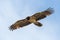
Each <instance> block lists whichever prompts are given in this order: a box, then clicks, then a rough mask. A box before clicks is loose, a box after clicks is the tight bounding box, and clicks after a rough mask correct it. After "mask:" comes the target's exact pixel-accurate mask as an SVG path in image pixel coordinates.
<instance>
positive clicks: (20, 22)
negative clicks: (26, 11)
mask: <svg viewBox="0 0 60 40" xmlns="http://www.w3.org/2000/svg"><path fill="white" fill-rule="evenodd" d="M28 24H30V22H29V21H28V20H27V19H23V20H18V21H17V22H16V23H14V24H12V25H11V26H10V27H9V29H10V30H15V29H17V28H20V27H23V26H26V25H28Z"/></svg>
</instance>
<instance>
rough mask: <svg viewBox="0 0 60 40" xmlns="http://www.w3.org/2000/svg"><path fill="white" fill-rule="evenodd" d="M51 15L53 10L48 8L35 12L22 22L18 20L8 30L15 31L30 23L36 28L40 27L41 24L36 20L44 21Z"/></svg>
mask: <svg viewBox="0 0 60 40" xmlns="http://www.w3.org/2000/svg"><path fill="white" fill-rule="evenodd" d="M52 13H53V9H52V8H48V9H46V10H44V11H42V12H37V13H35V14H34V15H32V16H28V17H26V18H25V19H22V20H18V21H17V22H15V23H14V24H12V25H11V26H10V27H9V29H10V30H12V31H13V30H15V29H18V28H22V27H24V26H27V25H29V24H31V23H33V24H35V25H37V26H38V27H41V26H42V24H41V23H40V22H38V20H41V19H44V18H46V17H47V16H49V15H51V14H52Z"/></svg>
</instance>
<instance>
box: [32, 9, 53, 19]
mask: <svg viewBox="0 0 60 40" xmlns="http://www.w3.org/2000/svg"><path fill="white" fill-rule="evenodd" d="M52 13H53V9H52V8H48V9H47V10H45V11H43V12H38V13H36V14H34V15H32V16H34V17H35V18H36V20H40V19H43V18H45V17H46V16H48V15H50V14H52Z"/></svg>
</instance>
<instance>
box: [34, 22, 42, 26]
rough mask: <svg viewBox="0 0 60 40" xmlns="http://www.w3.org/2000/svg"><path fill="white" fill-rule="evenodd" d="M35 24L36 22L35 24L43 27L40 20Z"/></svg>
mask: <svg viewBox="0 0 60 40" xmlns="http://www.w3.org/2000/svg"><path fill="white" fill-rule="evenodd" d="M34 24H35V25H37V26H39V27H41V26H42V24H41V23H39V22H35V23H34Z"/></svg>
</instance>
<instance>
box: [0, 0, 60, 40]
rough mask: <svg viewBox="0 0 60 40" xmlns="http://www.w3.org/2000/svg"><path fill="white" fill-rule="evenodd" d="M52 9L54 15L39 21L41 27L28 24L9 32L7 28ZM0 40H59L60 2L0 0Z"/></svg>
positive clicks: (53, 0)
mask: <svg viewBox="0 0 60 40" xmlns="http://www.w3.org/2000/svg"><path fill="white" fill-rule="evenodd" d="M49 7H52V8H54V13H53V14H52V15H51V16H49V17H47V18H45V19H43V20H41V21H39V22H41V23H42V24H43V26H42V27H41V28H40V27H37V26H36V25H34V24H30V25H28V26H25V27H23V28H21V29H17V30H15V31H10V30H9V29H8V27H9V26H10V25H11V24H13V23H14V22H16V21H17V20H21V19H24V18H26V17H27V16H31V15H33V14H35V13H36V12H41V11H44V10H46V9H47V8H49ZM0 40H60V0H0Z"/></svg>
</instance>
